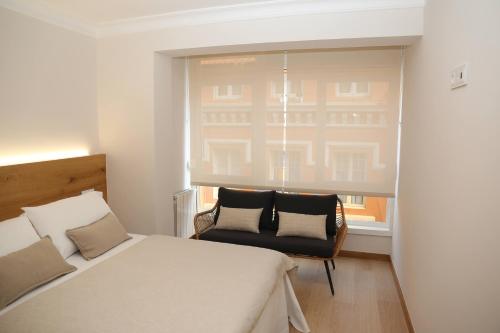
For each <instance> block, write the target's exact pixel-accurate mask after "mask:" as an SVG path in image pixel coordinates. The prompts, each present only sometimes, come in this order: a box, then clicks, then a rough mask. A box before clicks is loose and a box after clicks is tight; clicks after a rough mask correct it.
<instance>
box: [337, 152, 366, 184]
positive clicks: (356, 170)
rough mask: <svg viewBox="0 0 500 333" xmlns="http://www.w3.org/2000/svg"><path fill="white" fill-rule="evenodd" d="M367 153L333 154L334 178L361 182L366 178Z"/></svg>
mask: <svg viewBox="0 0 500 333" xmlns="http://www.w3.org/2000/svg"><path fill="white" fill-rule="evenodd" d="M366 162H367V156H366V154H365V153H352V152H336V153H334V154H333V165H334V168H333V177H332V179H333V180H336V181H353V182H361V181H364V180H365V179H366V172H367V163H366Z"/></svg>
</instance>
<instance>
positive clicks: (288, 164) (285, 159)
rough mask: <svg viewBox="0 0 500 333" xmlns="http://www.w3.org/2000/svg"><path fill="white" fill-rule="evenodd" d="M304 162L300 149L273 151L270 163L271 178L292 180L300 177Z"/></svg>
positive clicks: (273, 179)
mask: <svg viewBox="0 0 500 333" xmlns="http://www.w3.org/2000/svg"><path fill="white" fill-rule="evenodd" d="M301 163H302V158H301V152H300V151H288V152H286V153H285V152H284V151H272V152H271V159H270V165H269V180H271V181H291V180H294V179H299V178H300V166H301Z"/></svg>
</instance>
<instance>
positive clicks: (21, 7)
mask: <svg viewBox="0 0 500 333" xmlns="http://www.w3.org/2000/svg"><path fill="white" fill-rule="evenodd" d="M0 7H4V8H7V9H10V10H12V11H14V12H18V13H20V14H23V15H27V16H31V17H34V18H36V19H38V20H40V21H44V22H46V23H50V24H53V25H56V26H58V27H61V28H64V29H67V30H71V31H74V32H78V33H81V34H83V35H86V36H90V37H94V38H95V37H97V27H96V26H95V25H92V24H88V23H83V22H81V21H77V20H74V19H70V18H68V17H64V16H62V15H58V14H57V13H54V11H53V10H51V9H49V8H46V7H42V6H39V5H35V4H27V3H21V2H18V1H16V0H0Z"/></svg>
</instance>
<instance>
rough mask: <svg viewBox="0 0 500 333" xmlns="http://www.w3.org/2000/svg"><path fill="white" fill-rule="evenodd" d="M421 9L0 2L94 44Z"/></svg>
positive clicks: (184, 0)
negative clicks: (179, 31) (139, 35)
mask: <svg viewBox="0 0 500 333" xmlns="http://www.w3.org/2000/svg"><path fill="white" fill-rule="evenodd" d="M424 5H425V0H0V7H5V8H7V9H10V10H14V11H17V12H19V13H22V14H25V15H28V16H32V17H35V18H37V19H40V20H42V21H45V22H48V23H51V24H55V25H57V26H60V27H63V28H66V29H69V30H73V31H76V32H79V33H82V34H85V35H88V36H91V37H97V38H100V37H105V36H111V35H117V34H123V33H132V32H141V31H149V30H159V29H166V28H169V27H175V26H177V27H178V26H188V25H202V24H210V23H220V22H235V21H244V20H255V19H268V18H276V17H287V16H297V15H314V14H325V13H334V12H346V11H347V12H351V11H359V10H361V11H378V10H384V9H385V10H396V9H405V8H407V9H408V8H416V9H421V8H423V6H424Z"/></svg>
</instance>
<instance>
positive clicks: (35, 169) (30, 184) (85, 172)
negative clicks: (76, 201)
mask: <svg viewBox="0 0 500 333" xmlns="http://www.w3.org/2000/svg"><path fill="white" fill-rule="evenodd" d="M88 189H95V190H96V191H101V192H103V194H104V199H107V185H106V155H104V154H99V155H91V156H85V157H75V158H67V159H62V160H54V161H46V162H36V163H27V164H18V165H9V166H3V167H0V221H3V220H5V219H8V218H12V217H16V216H18V215H19V214H21V213H22V210H21V207H26V206H36V205H43V204H46V203H49V202H52V201H55V200H59V199H64V198H67V197H71V196H75V195H79V194H80V193H81V192H82V191H83V190H88Z"/></svg>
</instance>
